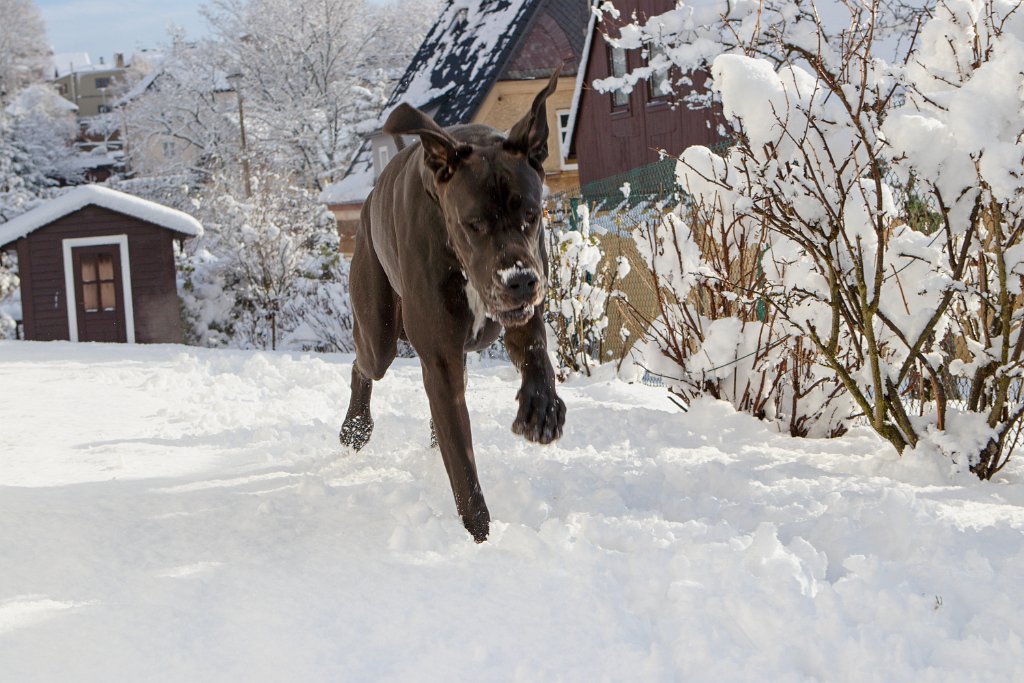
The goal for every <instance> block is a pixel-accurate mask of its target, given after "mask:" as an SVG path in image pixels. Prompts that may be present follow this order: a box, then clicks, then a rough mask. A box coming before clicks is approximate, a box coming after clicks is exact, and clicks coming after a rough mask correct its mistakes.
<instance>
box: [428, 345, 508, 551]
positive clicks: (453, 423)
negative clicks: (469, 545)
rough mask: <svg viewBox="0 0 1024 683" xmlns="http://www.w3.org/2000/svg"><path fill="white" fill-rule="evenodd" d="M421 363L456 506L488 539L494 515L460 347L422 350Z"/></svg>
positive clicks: (478, 534) (471, 527) (467, 523)
mask: <svg viewBox="0 0 1024 683" xmlns="http://www.w3.org/2000/svg"><path fill="white" fill-rule="evenodd" d="M420 366H421V367H422V369H423V385H424V386H425V387H426V390H427V398H428V399H429V400H430V415H431V417H432V418H433V420H434V428H435V430H436V433H437V445H438V447H439V448H440V449H441V457H442V458H444V466H445V469H446V470H448V480H449V481H450V482H451V485H452V493H453V494H455V507H456V509H457V510H458V511H459V516H460V517H462V523H463V524H464V525H465V527H466V530H467V531H469V533H470V534H472V536H473V538H474V539H476V541H477V543H481V542H483V541H485V540H486V539H487V533H488V531H489V529H490V521H491V516H490V513H489V512H488V511H487V503H485V502H484V494H483V492H482V491H481V490H480V481H479V479H478V478H477V473H476V460H475V458H474V457H473V434H472V432H471V431H470V425H469V411H468V410H467V408H466V383H465V375H466V367H465V364H464V363H463V356H462V353H461V350H460V352H459V353H455V354H443V353H434V354H431V353H427V354H423V355H421V357H420Z"/></svg>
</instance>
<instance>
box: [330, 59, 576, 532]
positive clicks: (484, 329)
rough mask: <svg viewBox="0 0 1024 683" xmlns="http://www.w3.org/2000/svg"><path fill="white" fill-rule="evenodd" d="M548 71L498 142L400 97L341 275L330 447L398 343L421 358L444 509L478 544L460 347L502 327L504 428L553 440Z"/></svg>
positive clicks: (365, 400) (484, 522) (356, 429)
mask: <svg viewBox="0 0 1024 683" xmlns="http://www.w3.org/2000/svg"><path fill="white" fill-rule="evenodd" d="M559 71H560V69H557V70H556V71H555V73H554V75H553V76H552V77H551V80H550V81H549V82H548V84H547V87H546V88H545V89H544V90H542V91H541V92H540V93H538V94H537V97H536V98H535V99H534V101H533V106H532V107H531V108H530V111H529V112H528V113H527V114H526V115H525V116H524V117H523V118H522V119H521V120H520V121H519V122H517V123H516V124H515V125H514V126H513V127H512V130H511V131H510V132H509V134H508V136H507V137H506V136H505V135H504V134H502V133H501V132H499V131H497V130H495V129H493V128H491V127H489V126H481V125H464V126H452V127H450V128H441V127H440V126H439V125H438V124H437V123H436V122H435V121H434V120H433V119H431V118H430V117H429V116H427V115H426V114H425V113H423V112H422V111H420V110H418V109H416V108H414V107H411V106H409V105H408V104H402V105H399V106H398V107H397V108H396V109H395V110H394V111H393V112H392V113H391V115H390V116H389V117H388V119H387V122H386V123H385V125H384V131H385V132H386V133H389V134H392V135H415V136H418V137H419V143H418V144H413V145H410V146H409V147H406V148H405V149H403V150H402V151H401V152H399V153H398V154H397V155H396V156H395V157H394V159H392V160H391V163H389V164H388V165H387V167H386V168H385V169H384V171H383V172H382V173H381V174H380V178H379V179H378V181H377V184H376V186H375V187H374V189H373V191H372V192H371V193H370V196H369V197H368V198H367V200H366V203H365V204H364V205H363V210H362V214H361V217H360V225H359V229H358V233H357V237H356V246H355V253H354V254H353V256H352V268H351V271H350V292H351V297H352V309H353V312H354V315H355V341H356V361H355V364H354V365H353V368H352V396H351V399H350V400H349V406H348V413H347V414H346V415H345V421H344V423H343V424H342V427H341V435H340V436H341V442H342V444H344V445H346V446H350V447H352V448H354V449H356V450H358V449H360V448H362V447H363V446H364V445H365V444H366V442H367V441H368V440H369V438H370V433H371V432H372V430H373V419H372V417H371V416H370V394H371V391H372V389H373V382H374V381H375V380H379V379H380V378H381V377H383V376H384V373H385V372H386V371H387V369H388V367H389V366H390V365H391V363H392V361H393V360H394V359H395V355H396V353H397V343H398V340H399V338H403V339H407V340H408V341H409V343H410V344H412V346H413V348H414V349H415V350H416V353H417V355H418V356H419V358H420V366H421V368H422V371H423V384H424V386H425V387H426V390H427V398H428V400H429V401H430V414H431V418H432V421H433V425H434V428H435V430H436V436H437V444H438V446H439V447H440V450H441V456H442V457H443V459H444V465H445V469H446V470H447V471H448V479H449V481H450V482H451V486H452V493H454V494H455V506H456V508H457V510H458V513H459V515H460V516H461V517H462V522H463V524H464V525H465V527H466V529H467V530H468V531H469V533H470V534H472V536H473V538H474V539H476V541H477V542H482V541H484V540H485V539H486V538H487V533H488V530H489V527H490V513H489V512H488V510H487V504H486V503H485V502H484V495H483V492H482V491H481V490H480V482H479V479H478V478H477V471H476V461H475V459H474V457H473V436H472V433H471V431H470V424H469V411H468V410H467V407H466V390H465V378H466V367H465V353H466V352H467V351H475V350H480V349H483V348H486V347H487V346H489V345H490V344H491V343H492V342H494V340H495V339H497V338H498V335H499V334H500V332H501V330H502V328H504V330H505V348H506V350H507V351H508V355H509V357H510V358H511V359H512V361H513V363H514V364H515V365H516V367H517V368H518V369H519V371H520V373H521V375H522V385H521V386H520V389H519V393H518V394H517V396H516V399H517V401H518V403H519V409H518V413H517V414H516V417H515V421H514V422H513V423H512V431H513V432H515V433H516V434H520V435H522V436H524V437H526V438H527V439H528V440H530V441H534V442H539V443H543V444H546V443H550V442H552V441H554V440H555V439H557V438H559V437H560V436H561V435H562V426H563V425H564V424H565V404H564V403H563V402H562V400H561V399H560V398H559V397H558V395H557V394H556V393H555V373H554V370H553V368H552V366H551V361H550V359H549V358H548V353H547V340H546V336H545V332H544V321H543V309H544V306H543V304H544V298H545V294H546V291H547V257H546V254H545V248H544V235H543V226H542V224H541V196H542V192H543V180H544V168H543V163H544V160H545V159H546V158H547V155H548V146H547V138H548V124H547V116H546V109H545V101H546V100H547V98H548V96H550V95H551V93H552V92H554V89H555V85H556V83H557V80H558V73H559Z"/></svg>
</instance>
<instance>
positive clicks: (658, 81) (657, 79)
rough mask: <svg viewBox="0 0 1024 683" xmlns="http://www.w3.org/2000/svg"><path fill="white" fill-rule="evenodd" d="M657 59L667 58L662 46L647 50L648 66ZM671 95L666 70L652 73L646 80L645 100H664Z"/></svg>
mask: <svg viewBox="0 0 1024 683" xmlns="http://www.w3.org/2000/svg"><path fill="white" fill-rule="evenodd" d="M657 57H665V58H666V59H667V58H668V54H667V53H666V52H665V47H664V46H662V45H652V46H650V47H649V48H648V52H647V63H648V64H650V63H651V62H653V61H654V60H655V59H656V58H657ZM659 61H660V60H659ZM671 94H672V83H671V82H670V81H669V77H668V70H667V69H666V70H665V71H659V72H657V73H653V74H651V77H650V78H648V79H647V99H649V100H664V99H666V98H667V97H668V96H669V95H671Z"/></svg>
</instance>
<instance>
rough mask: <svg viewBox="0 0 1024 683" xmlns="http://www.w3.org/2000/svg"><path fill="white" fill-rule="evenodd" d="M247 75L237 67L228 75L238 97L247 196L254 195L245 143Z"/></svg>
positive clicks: (239, 126) (243, 170)
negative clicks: (244, 106) (243, 98)
mask: <svg viewBox="0 0 1024 683" xmlns="http://www.w3.org/2000/svg"><path fill="white" fill-rule="evenodd" d="M244 78H245V76H244V75H243V74H242V72H241V70H239V69H235V70H234V71H232V72H231V73H229V74H228V75H227V79H228V83H229V84H231V87H232V89H234V91H235V95H236V96H237V97H238V128H239V130H240V131H241V140H242V173H243V175H244V176H245V196H246V197H252V180H251V179H250V177H249V150H248V146H247V145H246V144H245V110H244V108H243V107H242V80H243V79H244Z"/></svg>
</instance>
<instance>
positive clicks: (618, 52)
mask: <svg viewBox="0 0 1024 683" xmlns="http://www.w3.org/2000/svg"><path fill="white" fill-rule="evenodd" d="M608 55H609V59H610V61H611V72H612V77H613V78H622V77H623V76H625V75H626V50H625V48H621V47H615V46H613V47H612V48H611V49H610V50H609V51H608ZM628 106H629V93H626V92H623V91H622V90H615V91H613V92H612V108H613V109H623V108H625V107H628Z"/></svg>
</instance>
